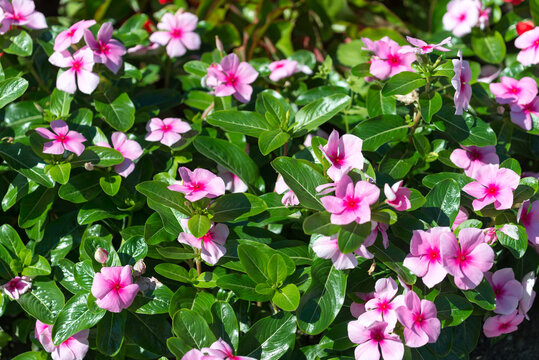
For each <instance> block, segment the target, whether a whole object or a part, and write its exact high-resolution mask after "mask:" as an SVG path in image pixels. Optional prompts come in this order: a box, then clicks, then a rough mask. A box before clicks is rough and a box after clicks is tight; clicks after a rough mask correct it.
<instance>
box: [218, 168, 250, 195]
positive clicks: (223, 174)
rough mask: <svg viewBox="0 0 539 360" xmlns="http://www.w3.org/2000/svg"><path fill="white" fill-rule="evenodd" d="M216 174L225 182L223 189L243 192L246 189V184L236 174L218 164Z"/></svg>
mask: <svg viewBox="0 0 539 360" xmlns="http://www.w3.org/2000/svg"><path fill="white" fill-rule="evenodd" d="M217 176H219V177H220V178H221V179H223V181H224V182H225V190H228V191H230V192H232V193H244V192H246V191H247V190H248V187H247V185H245V183H244V182H243V181H242V180H241V179H240V178H239V176H238V175H236V174H234V173H233V172H231V171H228V170H227V169H225V168H224V167H222V166H221V165H219V164H218V165H217Z"/></svg>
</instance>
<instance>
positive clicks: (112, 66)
mask: <svg viewBox="0 0 539 360" xmlns="http://www.w3.org/2000/svg"><path fill="white" fill-rule="evenodd" d="M113 30H114V29H113V28H112V24H111V23H109V22H106V23H104V24H103V25H102V26H101V28H100V29H99V31H98V32H97V40H96V39H95V38H94V35H93V34H92V32H91V31H90V30H85V31H84V40H86V44H87V45H88V46H89V47H90V49H92V51H93V52H94V61H95V62H96V63H100V64H104V65H105V66H106V67H107V68H108V69H109V70H110V71H112V72H113V73H115V74H116V73H117V72H118V70H120V68H121V67H122V56H123V55H125V53H126V52H127V51H126V50H125V46H123V44H122V43H121V42H119V41H118V40H116V39H113V38H112V31H113Z"/></svg>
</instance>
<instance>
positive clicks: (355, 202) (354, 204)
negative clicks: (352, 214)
mask: <svg viewBox="0 0 539 360" xmlns="http://www.w3.org/2000/svg"><path fill="white" fill-rule="evenodd" d="M360 201H361V200H360V199H358V198H355V197H352V196H350V197H347V198H346V199H345V200H344V206H345V207H346V209H347V210H356V209H357V208H358V207H359V203H360Z"/></svg>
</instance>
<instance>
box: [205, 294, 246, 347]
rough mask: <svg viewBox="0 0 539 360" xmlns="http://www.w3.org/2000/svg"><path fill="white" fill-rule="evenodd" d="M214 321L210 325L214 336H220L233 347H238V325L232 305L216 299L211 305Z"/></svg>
mask: <svg viewBox="0 0 539 360" xmlns="http://www.w3.org/2000/svg"><path fill="white" fill-rule="evenodd" d="M211 313H212V315H213V318H214V322H213V324H212V325H211V328H212V331H213V333H214V335H215V337H216V338H221V339H223V340H224V341H226V342H227V343H228V344H231V345H232V346H233V347H234V348H236V349H237V348H238V341H239V335H240V332H239V327H238V320H237V319H236V314H235V312H234V309H233V308H232V306H230V304H229V303H226V302H224V301H216V302H215V303H214V304H213V305H212V307H211Z"/></svg>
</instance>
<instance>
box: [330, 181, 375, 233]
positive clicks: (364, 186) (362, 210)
mask: <svg viewBox="0 0 539 360" xmlns="http://www.w3.org/2000/svg"><path fill="white" fill-rule="evenodd" d="M379 196H380V189H378V187H376V185H373V184H371V183H369V182H367V181H358V182H357V183H356V184H355V186H354V183H353V182H352V179H351V178H350V177H349V176H348V175H344V176H343V177H342V178H341V180H340V181H339V182H338V183H337V186H336V189H335V196H332V195H329V196H324V197H323V198H322V199H321V201H322V204H323V205H324V208H325V209H326V210H327V211H328V212H330V213H331V223H332V224H336V225H346V224H350V223H351V222H353V221H355V222H357V223H358V224H364V223H366V222H368V221H371V208H370V206H371V205H372V204H374V203H376V201H377V200H378V197H379Z"/></svg>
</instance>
